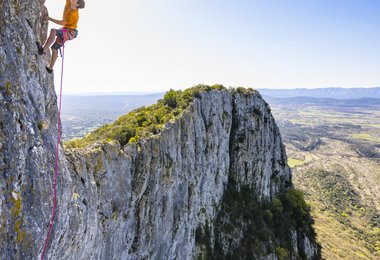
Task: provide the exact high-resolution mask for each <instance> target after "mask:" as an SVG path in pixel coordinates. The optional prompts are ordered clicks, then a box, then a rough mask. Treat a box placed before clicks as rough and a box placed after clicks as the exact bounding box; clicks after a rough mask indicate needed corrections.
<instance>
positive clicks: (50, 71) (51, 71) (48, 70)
mask: <svg viewBox="0 0 380 260" xmlns="http://www.w3.org/2000/svg"><path fill="white" fill-rule="evenodd" d="M45 68H46V71H47V72H48V73H49V74H52V73H53V70H52V69H50V68H49V67H45Z"/></svg>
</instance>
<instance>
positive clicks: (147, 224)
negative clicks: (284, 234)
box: [0, 0, 318, 259]
mask: <svg viewBox="0 0 380 260" xmlns="http://www.w3.org/2000/svg"><path fill="white" fill-rule="evenodd" d="M43 4H44V1H32V0H25V1H23V3H19V2H18V1H1V0H0V7H1V9H0V10H1V11H0V16H1V17H0V18H1V19H0V69H1V74H0V104H1V107H0V141H1V142H0V173H1V174H0V189H1V193H0V255H1V258H2V259H35V258H36V257H38V256H40V255H41V252H42V247H43V244H44V239H45V235H46V231H47V226H48V224H49V220H50V213H51V196H52V183H53V173H54V161H55V156H54V154H55V152H54V151H55V142H56V133H57V127H56V125H57V98H56V95H55V93H54V86H53V78H52V77H51V76H50V75H48V74H46V72H45V68H44V60H43V58H41V57H40V56H38V55H37V50H36V47H35V41H36V40H40V41H42V40H44V37H46V8H45V7H44V6H43ZM45 62H46V60H45ZM165 127H166V129H165V130H164V131H163V132H162V133H161V134H160V135H158V136H154V137H151V138H148V139H145V140H141V141H140V142H139V143H138V144H128V145H126V146H124V147H121V146H120V144H119V143H117V142H110V143H103V144H102V143H99V144H94V145H93V146H91V147H89V148H86V149H82V150H79V149H73V150H68V151H66V152H64V151H63V148H61V149H60V175H59V176H60V177H59V180H58V211H57V215H56V219H55V226H54V231H53V233H52V239H51V240H50V243H49V251H48V254H47V259H194V258H198V257H201V258H202V257H203V258H206V257H207V254H206V251H207V252H208V254H210V252H211V254H212V252H214V253H215V250H217V245H219V244H221V245H219V246H220V250H219V249H218V250H219V251H220V252H221V253H220V252H219V253H218V254H221V255H224V256H228V255H229V252H230V251H233V250H235V249H238V248H239V247H240V246H241V245H242V243H243V242H244V239H245V238H246V236H247V235H246V228H244V227H245V226H247V225H248V224H247V222H244V221H243V222H239V228H237V227H235V228H234V229H233V230H232V231H231V230H223V231H220V232H218V233H216V231H217V227H218V226H219V225H220V223H221V220H223V221H222V222H223V223H224V224H225V223H226V222H228V219H230V220H231V219H232V215H228V216H227V217H224V218H220V216H221V213H223V211H224V210H225V208H226V205H227V204H226V203H225V198H226V196H228V194H227V193H228V192H229V190H230V189H231V188H232V187H233V189H234V191H236V192H238V193H239V192H241V191H243V190H246V189H247V188H248V190H249V196H252V197H254V198H255V199H256V200H257V203H259V204H261V203H271V202H272V201H273V200H274V198H276V197H278V196H281V194H282V193H283V192H284V191H286V190H287V189H289V188H291V173H290V170H289V167H288V166H287V164H286V160H287V159H286V154H285V150H284V146H283V144H282V142H281V137H280V133H279V130H278V128H277V126H276V124H275V122H274V119H273V117H272V115H271V113H270V109H269V107H268V105H267V104H266V103H265V101H264V100H263V99H262V98H261V96H260V95H259V94H258V93H257V92H255V91H241V93H239V91H228V90H211V91H208V92H202V93H201V94H200V95H199V97H198V98H196V99H194V102H193V103H192V104H191V105H190V107H189V108H187V109H186V110H185V111H184V112H183V113H182V115H181V116H180V117H179V119H178V120H176V121H173V122H171V123H170V124H167V125H166V126H165ZM250 222H253V221H250ZM217 234H218V235H217ZM206 238H207V239H208V240H209V242H210V243H204V242H205V241H206V240H207V239H206ZM227 238H228V239H227ZM201 240H202V241H201ZM291 240H292V241H294V243H293V244H292V245H291V246H290V247H289V248H290V249H289V250H288V252H287V253H288V256H289V257H290V258H292V259H297V257H300V256H301V257H306V258H308V259H311V258H317V257H318V247H317V245H316V243H315V238H314V237H308V235H307V234H305V233H303V232H300V231H296V230H294V231H292V232H291ZM217 242H218V243H217ZM274 244H276V238H273V237H268V238H267V241H266V243H264V244H263V245H261V246H258V248H259V249H260V250H258V251H253V252H251V255H253V256H255V257H256V258H257V259H260V258H262V259H277V256H280V255H281V254H280V253H279V251H278V250H274V248H276V247H275V246H273V245H274ZM218 248H219V247H218Z"/></svg>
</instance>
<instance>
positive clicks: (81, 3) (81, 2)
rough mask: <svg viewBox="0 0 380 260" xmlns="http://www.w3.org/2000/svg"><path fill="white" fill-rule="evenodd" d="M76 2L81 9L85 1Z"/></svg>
mask: <svg viewBox="0 0 380 260" xmlns="http://www.w3.org/2000/svg"><path fill="white" fill-rule="evenodd" d="M77 4H78V9H83V8H84V6H85V5H86V3H85V2H84V0H78V1H77Z"/></svg>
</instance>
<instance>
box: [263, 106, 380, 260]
mask: <svg viewBox="0 0 380 260" xmlns="http://www.w3.org/2000/svg"><path fill="white" fill-rule="evenodd" d="M319 101H320V100H319ZM269 103H270V105H271V108H272V112H273V114H274V116H275V118H276V121H277V124H278V125H279V127H280V129H281V133H282V137H283V140H284V143H285V145H286V151H287V155H288V163H289V165H290V166H291V168H292V172H293V182H294V185H295V186H296V188H298V189H300V190H302V191H303V192H304V193H305V199H306V201H307V202H308V203H309V204H310V206H311V208H312V215H313V217H314V220H315V228H316V232H317V237H318V241H319V243H320V244H321V245H322V256H323V257H324V258H325V259H379V256H380V254H379V253H380V131H379V128H380V112H379V111H380V103H378V104H376V103H372V104H368V103H366V102H362V103H361V102H356V104H353V103H355V102H350V101H345V102H344V101H341V103H342V104H334V102H331V103H323V104H321V103H318V102H310V100H309V101H308V100H307V99H305V100H304V101H303V102H299V103H296V102H292V101H291V100H289V99H283V100H282V99H278V100H274V101H272V102H269Z"/></svg>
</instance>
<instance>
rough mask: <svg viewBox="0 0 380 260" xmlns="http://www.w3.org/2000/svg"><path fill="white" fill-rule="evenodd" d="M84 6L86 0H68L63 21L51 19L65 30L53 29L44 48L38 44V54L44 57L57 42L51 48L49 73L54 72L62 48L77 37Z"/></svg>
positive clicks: (47, 68) (47, 67)
mask: <svg viewBox="0 0 380 260" xmlns="http://www.w3.org/2000/svg"><path fill="white" fill-rule="evenodd" d="M84 6H85V2H84V0H66V5H65V10H64V11H63V19H62V20H56V19H53V18H51V17H49V20H50V21H52V22H53V23H56V24H58V25H62V26H63V28H61V29H51V30H50V34H49V37H48V38H47V40H46V42H45V44H44V46H42V45H41V44H40V43H39V42H36V44H37V48H38V54H39V55H43V54H44V53H45V51H46V50H47V49H49V47H50V46H51V45H52V43H53V42H54V40H55V42H54V44H53V45H52V46H51V51H52V55H51V61H50V65H49V66H46V70H47V72H49V73H52V72H53V67H54V64H55V61H56V60H57V57H58V50H59V49H60V48H61V47H62V45H63V44H64V42H65V41H67V40H72V39H74V38H76V37H77V35H78V31H77V23H78V19H79V12H78V9H83V8H84Z"/></svg>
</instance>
